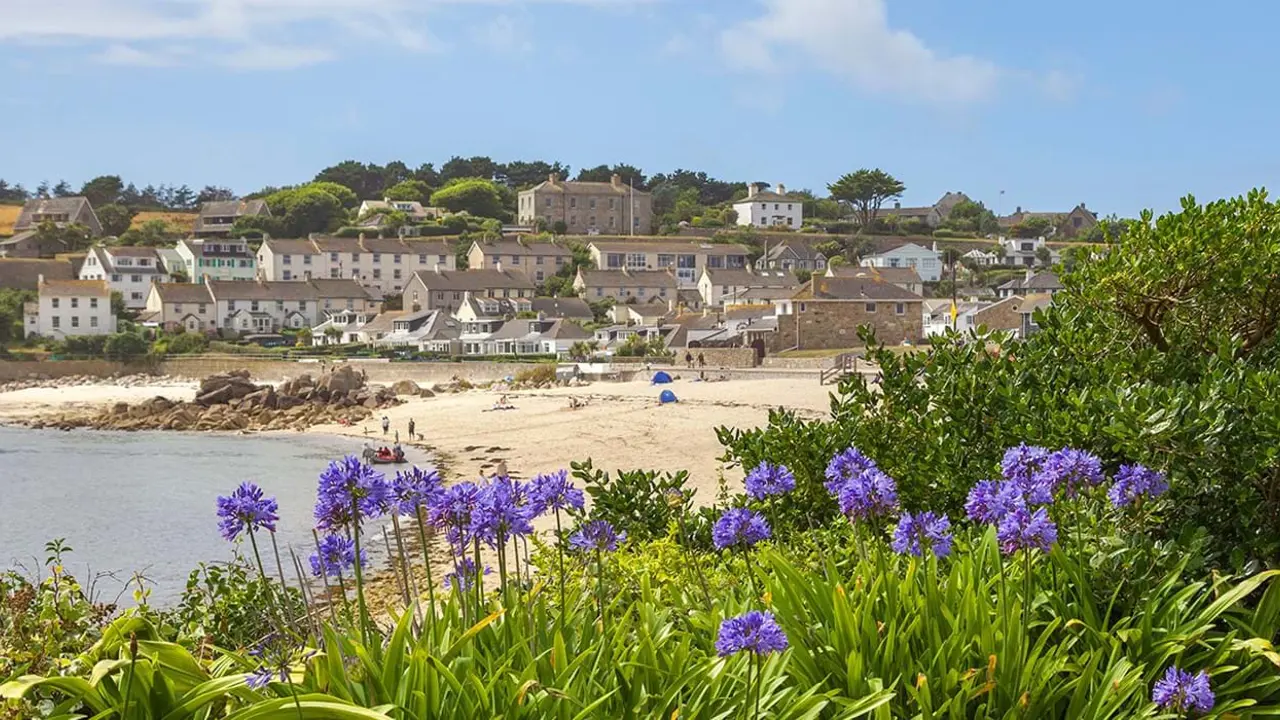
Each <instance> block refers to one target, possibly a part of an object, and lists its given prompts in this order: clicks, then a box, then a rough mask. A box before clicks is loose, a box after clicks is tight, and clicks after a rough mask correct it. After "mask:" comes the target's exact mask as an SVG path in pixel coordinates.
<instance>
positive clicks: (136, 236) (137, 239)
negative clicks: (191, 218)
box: [98, 213, 179, 247]
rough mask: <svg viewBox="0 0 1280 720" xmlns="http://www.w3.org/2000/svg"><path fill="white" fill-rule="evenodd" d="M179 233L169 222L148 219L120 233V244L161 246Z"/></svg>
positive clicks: (100, 217)
mask: <svg viewBox="0 0 1280 720" xmlns="http://www.w3.org/2000/svg"><path fill="white" fill-rule="evenodd" d="M98 219H99V220H101V219H102V215H101V213H99V215H98ZM178 234H179V233H178V232H177V231H175V230H174V229H173V228H172V227H170V226H169V223H167V222H165V221H164V220H161V219H159V218H156V219H154V220H147V221H146V222H144V223H142V224H141V225H139V226H138V227H136V228H130V229H129V230H126V231H125V232H122V233H120V244H121V245H140V246H143V247H161V246H164V245H168V244H169V241H170V240H172V239H174V238H175V237H177V236H178Z"/></svg>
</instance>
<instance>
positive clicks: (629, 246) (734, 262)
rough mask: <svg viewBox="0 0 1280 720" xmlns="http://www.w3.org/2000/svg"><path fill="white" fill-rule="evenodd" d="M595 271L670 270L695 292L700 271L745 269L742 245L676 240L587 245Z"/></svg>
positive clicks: (746, 252)
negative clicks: (707, 269)
mask: <svg viewBox="0 0 1280 720" xmlns="http://www.w3.org/2000/svg"><path fill="white" fill-rule="evenodd" d="M587 250H588V251H590V253H591V261H592V262H593V263H594V264H595V266H596V268H597V269H599V270H622V269H624V268H625V269H627V270H630V271H632V272H635V271H642V270H670V271H671V272H672V274H673V275H674V276H675V278H676V282H677V284H678V285H679V287H681V288H687V289H696V288H697V287H698V278H699V277H701V275H702V270H703V268H712V269H714V270H719V269H729V270H736V269H742V268H745V267H747V264H748V263H747V256H748V254H749V251H748V250H747V248H746V247H745V246H743V245H729V244H717V243H690V242H678V241H671V242H668V241H629V240H600V241H597V242H593V243H591V244H590V245H588V246H587Z"/></svg>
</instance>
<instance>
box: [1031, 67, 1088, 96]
mask: <svg viewBox="0 0 1280 720" xmlns="http://www.w3.org/2000/svg"><path fill="white" fill-rule="evenodd" d="M1038 80H1039V84H1040V90H1041V92H1043V93H1044V95H1045V97H1047V98H1049V99H1050V100H1052V101H1054V102H1059V103H1068V102H1071V101H1072V100H1075V99H1076V96H1077V95H1079V93H1080V87H1081V86H1082V85H1083V84H1084V78H1083V77H1081V76H1080V75H1079V74H1077V73H1070V72H1067V71H1065V70H1050V71H1049V72H1047V73H1045V74H1044V75H1043V76H1040V77H1039V78H1038Z"/></svg>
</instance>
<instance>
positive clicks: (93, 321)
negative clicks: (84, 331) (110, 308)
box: [89, 315, 98, 327]
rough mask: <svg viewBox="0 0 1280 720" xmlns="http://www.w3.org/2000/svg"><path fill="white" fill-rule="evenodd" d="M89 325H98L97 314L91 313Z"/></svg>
mask: <svg viewBox="0 0 1280 720" xmlns="http://www.w3.org/2000/svg"><path fill="white" fill-rule="evenodd" d="M89 327H98V316H97V315H90V316H89Z"/></svg>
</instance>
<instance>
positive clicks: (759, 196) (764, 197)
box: [733, 190, 804, 205]
mask: <svg viewBox="0 0 1280 720" xmlns="http://www.w3.org/2000/svg"><path fill="white" fill-rule="evenodd" d="M753 202H785V203H802V202H804V198H802V197H798V196H795V195H779V194H778V193H776V192H773V191H772V190H761V191H759V192H757V193H756V194H755V195H749V196H747V197H744V198H742V199H741V200H734V201H733V204H734V205H744V204H747V203H753Z"/></svg>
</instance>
